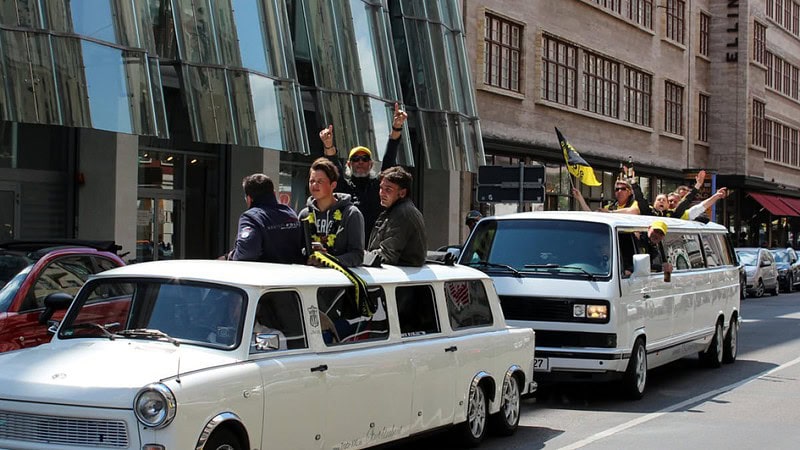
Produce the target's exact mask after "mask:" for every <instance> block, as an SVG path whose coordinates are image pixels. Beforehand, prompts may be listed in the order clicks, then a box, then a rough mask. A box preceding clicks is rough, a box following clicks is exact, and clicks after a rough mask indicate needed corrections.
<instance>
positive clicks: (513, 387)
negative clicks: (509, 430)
mask: <svg viewBox="0 0 800 450" xmlns="http://www.w3.org/2000/svg"><path fill="white" fill-rule="evenodd" d="M503 417H505V420H506V423H507V424H508V425H514V424H515V423H517V420H518V418H519V386H518V385H517V379H516V378H514V377H513V376H509V377H506V380H505V381H504V382H503Z"/></svg>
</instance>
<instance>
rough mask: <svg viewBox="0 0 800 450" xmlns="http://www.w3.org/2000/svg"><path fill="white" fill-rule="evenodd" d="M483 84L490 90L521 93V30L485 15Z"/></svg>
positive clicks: (514, 24)
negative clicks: (497, 89) (490, 88)
mask: <svg viewBox="0 0 800 450" xmlns="http://www.w3.org/2000/svg"><path fill="white" fill-rule="evenodd" d="M485 28H486V31H485V36H484V44H483V49H484V57H485V70H484V76H483V82H484V83H486V84H488V85H489V86H494V87H498V88H501V89H507V90H509V91H514V92H519V91H520V83H519V80H520V71H521V68H522V67H521V64H522V60H521V55H522V51H521V43H522V27H521V26H520V25H519V24H516V23H514V22H510V21H508V20H506V19H502V18H500V17H497V16H494V15H491V14H486V27H485Z"/></svg>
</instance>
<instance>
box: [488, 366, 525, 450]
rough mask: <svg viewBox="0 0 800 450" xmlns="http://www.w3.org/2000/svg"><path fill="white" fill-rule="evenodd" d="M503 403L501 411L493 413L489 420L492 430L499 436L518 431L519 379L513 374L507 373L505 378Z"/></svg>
mask: <svg viewBox="0 0 800 450" xmlns="http://www.w3.org/2000/svg"><path fill="white" fill-rule="evenodd" d="M501 401H502V403H501V404H500V411H498V412H496V413H495V414H493V415H492V416H491V417H490V418H489V420H490V421H491V423H490V425H491V427H492V432H493V433H494V434H497V435H499V436H510V435H512V434H514V432H515V431H517V426H518V425H519V405H520V393H519V381H518V380H517V377H515V376H513V375H507V376H506V379H505V380H503V391H502V399H501Z"/></svg>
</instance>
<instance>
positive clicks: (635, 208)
mask: <svg viewBox="0 0 800 450" xmlns="http://www.w3.org/2000/svg"><path fill="white" fill-rule="evenodd" d="M572 196H573V197H575V200H577V201H578V204H579V205H580V207H581V209H583V210H584V211H591V208H590V207H589V204H588V203H586V200H585V199H584V198H583V195H582V194H581V191H580V190H579V189H577V188H575V187H573V188H572ZM614 198H615V199H616V201H614V202H613V203H611V204H610V205H608V206H607V207H605V208H601V209H599V210H598V211H599V212H609V213H617V214H639V204H638V203H637V202H636V200H635V199H634V198H633V189H632V188H631V184H630V183H628V182H627V181H625V180H624V179H621V178H618V179H617V181H616V182H615V183H614Z"/></svg>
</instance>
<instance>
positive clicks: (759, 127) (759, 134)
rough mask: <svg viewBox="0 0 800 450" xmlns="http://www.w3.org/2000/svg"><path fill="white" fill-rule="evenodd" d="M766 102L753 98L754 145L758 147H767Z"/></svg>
mask: <svg viewBox="0 0 800 450" xmlns="http://www.w3.org/2000/svg"><path fill="white" fill-rule="evenodd" d="M765 109H766V104H764V102H762V101H759V100H753V145H755V146H756V147H766V142H765V139H766V136H765V135H766V133H765V131H764V111H765Z"/></svg>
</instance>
